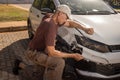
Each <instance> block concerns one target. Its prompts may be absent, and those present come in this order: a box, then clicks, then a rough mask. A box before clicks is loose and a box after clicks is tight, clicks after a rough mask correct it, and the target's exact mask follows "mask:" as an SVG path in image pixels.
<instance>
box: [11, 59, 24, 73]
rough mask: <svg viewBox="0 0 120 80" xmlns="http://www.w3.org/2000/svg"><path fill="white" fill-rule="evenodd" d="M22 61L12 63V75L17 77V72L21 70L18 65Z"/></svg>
mask: <svg viewBox="0 0 120 80" xmlns="http://www.w3.org/2000/svg"><path fill="white" fill-rule="evenodd" d="M21 62H22V61H20V60H18V59H16V60H15V62H14V66H13V69H12V71H13V74H14V75H18V74H19V70H21V68H20V67H19V64H20V63H21Z"/></svg>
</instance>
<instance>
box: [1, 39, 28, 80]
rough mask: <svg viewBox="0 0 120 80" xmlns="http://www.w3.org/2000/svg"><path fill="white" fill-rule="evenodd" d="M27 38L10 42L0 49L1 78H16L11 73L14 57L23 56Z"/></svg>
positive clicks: (12, 79) (7, 79)
mask: <svg viewBox="0 0 120 80" xmlns="http://www.w3.org/2000/svg"><path fill="white" fill-rule="evenodd" d="M28 42H29V39H22V40H19V41H16V42H14V43H12V44H11V45H9V46H7V47H5V48H3V49H2V50H1V51H0V78H2V79H3V80H5V79H6V80H9V79H10V80H18V79H16V76H15V75H13V73H12V67H13V63H14V60H15V59H16V58H19V59H21V58H24V51H25V50H26V49H27V46H28Z"/></svg>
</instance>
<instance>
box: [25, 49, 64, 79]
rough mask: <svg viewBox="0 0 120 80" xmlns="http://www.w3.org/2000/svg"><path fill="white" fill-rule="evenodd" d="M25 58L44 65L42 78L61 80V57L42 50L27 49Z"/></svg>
mask: <svg viewBox="0 0 120 80" xmlns="http://www.w3.org/2000/svg"><path fill="white" fill-rule="evenodd" d="M26 58H27V59H29V60H31V61H32V62H33V63H35V64H36V65H40V66H44V67H45V72H44V76H43V77H44V78H43V79H44V80H62V73H63V69H64V66H65V61H64V59H62V58H58V57H50V56H48V55H46V54H45V53H43V52H37V51H31V50H29V49H27V51H26Z"/></svg>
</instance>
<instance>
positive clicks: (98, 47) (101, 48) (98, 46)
mask: <svg viewBox="0 0 120 80" xmlns="http://www.w3.org/2000/svg"><path fill="white" fill-rule="evenodd" d="M75 37H76V40H77V43H78V44H80V45H82V46H84V47H87V48H89V49H92V50H95V51H98V52H102V53H107V52H110V50H109V48H108V45H106V44H103V43H100V42H97V41H94V40H91V39H89V38H86V37H83V36H78V35H75Z"/></svg>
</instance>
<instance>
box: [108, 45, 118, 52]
mask: <svg viewBox="0 0 120 80" xmlns="http://www.w3.org/2000/svg"><path fill="white" fill-rule="evenodd" d="M109 49H110V50H111V52H120V45H111V46H109Z"/></svg>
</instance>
